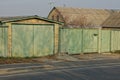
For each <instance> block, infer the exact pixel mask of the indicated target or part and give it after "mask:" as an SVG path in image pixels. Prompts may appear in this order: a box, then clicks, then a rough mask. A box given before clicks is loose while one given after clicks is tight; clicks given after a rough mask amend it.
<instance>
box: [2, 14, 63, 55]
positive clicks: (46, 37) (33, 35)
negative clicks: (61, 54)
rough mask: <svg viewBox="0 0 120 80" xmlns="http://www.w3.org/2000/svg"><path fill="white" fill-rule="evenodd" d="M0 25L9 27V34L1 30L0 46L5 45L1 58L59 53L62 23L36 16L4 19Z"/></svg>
mask: <svg viewBox="0 0 120 80" xmlns="http://www.w3.org/2000/svg"><path fill="white" fill-rule="evenodd" d="M0 23H1V26H3V25H4V26H7V30H6V29H5V30H4V32H5V31H6V32H7V33H4V32H2V31H3V30H2V29H1V28H0V33H2V34H0V41H3V42H1V43H0V44H1V45H3V43H4V46H2V47H0V57H41V56H49V55H53V54H56V53H57V52H58V39H59V38H58V33H59V26H60V25H61V23H59V22H56V21H52V20H49V19H46V18H43V17H39V16H36V15H35V16H17V17H4V18H0ZM3 36H4V40H3V38H2V37H3ZM3 51H4V52H3Z"/></svg>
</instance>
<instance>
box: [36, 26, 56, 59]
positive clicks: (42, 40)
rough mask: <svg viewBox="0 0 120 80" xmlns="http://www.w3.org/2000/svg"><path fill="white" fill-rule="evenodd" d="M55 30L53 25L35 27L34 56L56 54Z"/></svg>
mask: <svg viewBox="0 0 120 80" xmlns="http://www.w3.org/2000/svg"><path fill="white" fill-rule="evenodd" d="M53 30H54V27H53V25H34V56H36V57H37V56H46V55H52V54H53V53H54V52H53V51H54V32H53Z"/></svg>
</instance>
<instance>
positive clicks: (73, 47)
mask: <svg viewBox="0 0 120 80" xmlns="http://www.w3.org/2000/svg"><path fill="white" fill-rule="evenodd" d="M60 32H61V33H60V43H61V45H60V46H61V47H60V48H61V52H68V53H69V54H77V53H81V42H82V41H81V40H82V36H81V32H82V29H61V31H60Z"/></svg>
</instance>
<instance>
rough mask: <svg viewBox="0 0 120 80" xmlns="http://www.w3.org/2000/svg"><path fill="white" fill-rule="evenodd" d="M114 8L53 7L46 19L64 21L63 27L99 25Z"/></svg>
mask: <svg viewBox="0 0 120 80" xmlns="http://www.w3.org/2000/svg"><path fill="white" fill-rule="evenodd" d="M113 12H115V10H107V9H84V8H67V7H54V8H53V9H52V10H51V12H50V13H49V15H48V19H52V20H55V21H60V22H64V26H65V27H90V28H92V27H95V28H98V27H101V24H102V23H103V22H104V21H105V20H106V19H107V18H108V17H109V16H110V15H111V14H112V13H113Z"/></svg>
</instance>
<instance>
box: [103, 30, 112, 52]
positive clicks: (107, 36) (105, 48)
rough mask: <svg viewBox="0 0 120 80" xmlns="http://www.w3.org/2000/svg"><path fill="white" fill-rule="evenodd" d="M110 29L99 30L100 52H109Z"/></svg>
mask: <svg viewBox="0 0 120 80" xmlns="http://www.w3.org/2000/svg"><path fill="white" fill-rule="evenodd" d="M110 47H111V30H102V31H101V52H110Z"/></svg>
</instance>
